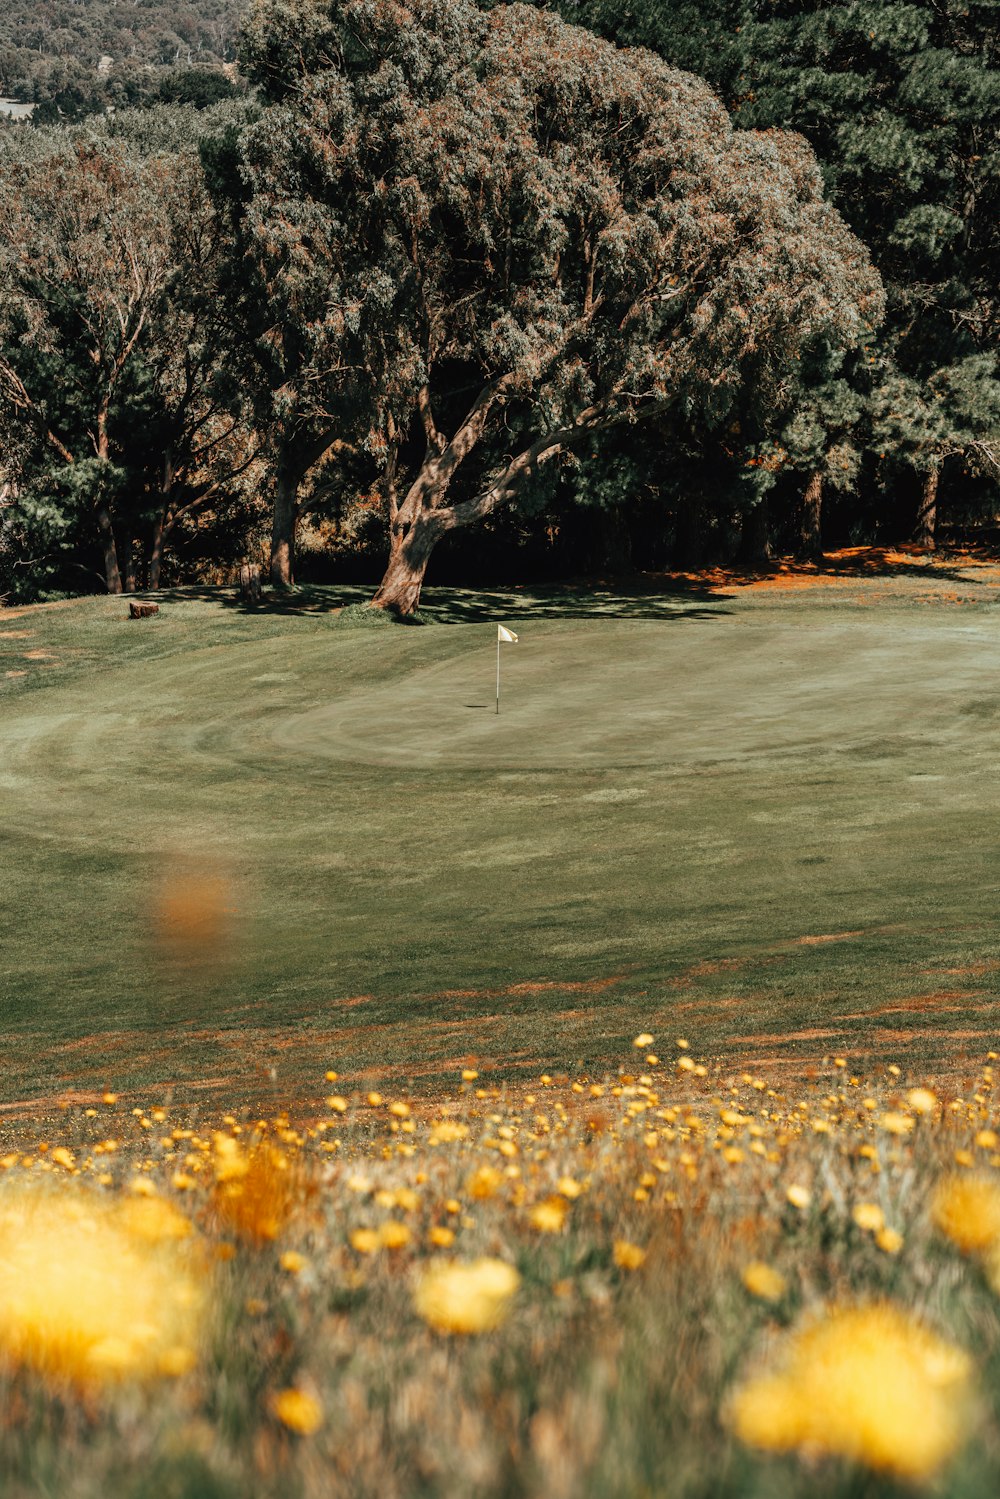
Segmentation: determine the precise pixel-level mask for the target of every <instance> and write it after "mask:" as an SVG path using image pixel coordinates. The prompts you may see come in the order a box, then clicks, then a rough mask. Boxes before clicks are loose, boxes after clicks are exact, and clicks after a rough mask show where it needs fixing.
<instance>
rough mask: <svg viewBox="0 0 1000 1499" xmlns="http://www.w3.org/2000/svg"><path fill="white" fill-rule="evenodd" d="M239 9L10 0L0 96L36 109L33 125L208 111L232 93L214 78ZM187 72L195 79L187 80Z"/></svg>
mask: <svg viewBox="0 0 1000 1499" xmlns="http://www.w3.org/2000/svg"><path fill="white" fill-rule="evenodd" d="M241 8H242V6H241V3H240V0H195V3H180V0H11V4H9V5H7V6H6V7H5V8H4V12H3V16H2V18H0V94H3V95H6V96H9V97H12V98H16V99H20V100H23V101H25V102H27V103H33V104H35V106H36V108H35V119H36V122H37V123H39V124H52V123H54V122H56V121H59V120H64V121H74V120H78V119H82V118H83V117H84V116H85V115H88V114H94V113H100V112H103V111H104V110H106V109H108V108H109V107H110V108H116V109H121V108H127V107H136V106H145V105H148V104H151V103H156V102H169V101H170V99H171V98H177V97H181V98H182V99H183V100H184V102H192V103H198V102H203V103H208V102H213V100H214V99H217V98H218V97H219V96H220V94H223V93H229V92H231V91H232V84H231V82H230V81H229V80H228V79H227V77H226V75H225V73H224V72H222V71H221V70H222V68H223V67H224V66H225V65H231V64H234V63H235V59H236V49H237V39H238V30H239V13H240V10H241ZM192 72H193V73H196V74H197V75H198V77H197V78H196V79H192V78H190V77H187V76H185V75H187V74H190V73H192ZM185 93H186V95H187V97H186V98H185ZM192 95H193V96H194V97H192Z"/></svg>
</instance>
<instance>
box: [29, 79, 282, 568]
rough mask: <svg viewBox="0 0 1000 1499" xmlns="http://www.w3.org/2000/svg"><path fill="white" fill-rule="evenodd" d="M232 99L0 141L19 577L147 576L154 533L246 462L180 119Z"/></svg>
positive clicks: (194, 166)
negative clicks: (26, 565)
mask: <svg viewBox="0 0 1000 1499" xmlns="http://www.w3.org/2000/svg"><path fill="white" fill-rule="evenodd" d="M232 108H233V106H228V105H227V106H222V107H221V109H220V110H218V111H216V112H210V113H209V114H206V115H198V113H197V111H195V110H193V109H189V110H187V111H180V112H179V113H175V112H172V111H170V110H167V109H164V108H162V107H161V108H160V109H158V110H156V111H153V112H151V113H149V114H145V113H144V114H142V115H139V116H129V115H128V114H122V115H118V116H116V117H115V118H114V121H113V122H112V123H111V124H110V125H108V126H103V125H94V126H89V127H87V128H85V129H82V130H80V131H78V132H76V133H74V134H70V133H67V132H65V131H62V130H57V131H53V132H27V131H16V132H13V133H9V134H8V135H6V136H5V137H3V138H2V141H0V149H2V153H3V169H2V172H0V230H2V233H0V426H2V429H3V432H4V436H5V443H4V447H5V453H4V460H3V475H4V479H5V482H6V484H7V487H8V504H7V505H6V506H5V509H4V511H3V512H2V513H0V525H2V526H3V528H4V529H5V531H6V532H7V536H8V542H10V538H11V537H16V538H17V541H16V549H18V550H20V551H21V552H22V553H26V554H27V556H30V557H32V558H33V559H34V562H33V566H32V569H31V572H32V579H31V580H30V582H29V580H28V579H27V578H26V579H25V580H24V585H25V586H34V587H36V588H37V587H40V586H48V587H51V586H52V583H53V581H54V580H55V579H56V578H65V577H66V573H67V569H69V571H70V573H71V574H72V573H73V572H81V571H82V574H83V576H84V577H86V576H93V574H94V572H95V570H96V568H97V567H98V565H100V566H101V568H102V570H103V572H104V574H105V578H106V583H107V586H108V587H109V588H112V589H116V588H118V587H120V586H122V583H124V586H126V587H128V586H131V585H132V584H133V583H134V581H135V580H136V578H137V577H138V576H139V575H140V574H141V575H144V576H145V578H146V580H147V581H148V582H149V583H150V585H151V586H154V587H155V586H157V583H158V581H159V574H160V568H161V565H162V559H163V553H164V546H165V544H166V542H167V540H168V538H169V537H170V536H171V534H172V533H174V532H175V529H176V536H177V537H179V536H180V535H181V534H182V532H183V529H184V525H186V524H188V523H189V522H190V519H191V518H192V517H193V516H194V515H195V514H198V515H199V516H200V517H201V518H202V519H206V518H210V517H211V513H212V506H213V504H215V505H217V504H218V502H219V501H220V500H222V499H224V498H225V497H227V496H234V495H235V494H236V493H237V492H238V491H239V487H240V486H239V483H238V480H239V478H240V476H241V475H242V474H244V473H248V472H249V470H250V469H251V467H252V462H253V449H252V447H251V446H250V445H249V434H248V432H247V430H246V428H245V427H244V426H243V425H242V423H241V421H240V417H239V412H240V400H239V393H238V390H237V389H236V387H235V386H234V385H233V384H232V381H231V380H229V378H228V374H227V372H226V371H225V369H224V367H223V364H222V350H223V347H224V342H223V338H222V336H221V331H222V330H221V323H220V309H219V308H218V305H217V301H216V299H215V298H214V296H213V294H212V287H213V278H214V275H215V267H216V264H217V261H218V257H219V253H220V246H221V238H220V235H219V233H218V227H217V225H216V224H215V222H214V220H213V216H212V213H211V210H210V206H209V204H208V202H207V200H206V198H205V195H204V191H203V188H202V184H201V167H200V161H199V157H198V154H197V140H198V134H197V132H196V131H195V129H194V128H192V121H193V119H195V118H197V119H198V120H199V121H202V122H205V123H207V124H208V126H209V128H211V125H212V120H213V118H214V119H215V120H216V122H217V123H216V128H224V125H225V123H226V122H227V121H228V119H229V114H228V113H227V112H228V111H230V110H231V109H232ZM204 128H205V125H204V124H203V125H202V129H204ZM185 135H186V137H187V138H186V139H185ZM116 532H117V535H116ZM175 539H176V538H175ZM99 553H100V555H101V557H102V561H101V562H100V564H99V562H98V556H99Z"/></svg>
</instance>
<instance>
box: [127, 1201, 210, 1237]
mask: <svg viewBox="0 0 1000 1499" xmlns="http://www.w3.org/2000/svg"><path fill="white" fill-rule="evenodd" d="M116 1217H117V1219H118V1222H119V1223H122V1224H123V1225H124V1226H125V1228H127V1229H128V1231H129V1233H130V1234H134V1235H135V1237H136V1238H139V1239H146V1240H148V1241H149V1243H151V1244H158V1243H162V1242H163V1241H164V1240H169V1239H187V1238H190V1236H191V1235H192V1233H193V1232H194V1230H193V1229H192V1227H191V1223H190V1220H189V1219H187V1218H185V1216H184V1214H183V1213H181V1212H179V1211H178V1210H177V1208H175V1207H174V1206H173V1204H172V1203H169V1202H165V1201H164V1199H163V1198H162V1197H133V1198H128V1199H126V1200H125V1201H124V1202H123V1203H122V1204H121V1206H120V1207H119V1208H118V1211H117V1213H116Z"/></svg>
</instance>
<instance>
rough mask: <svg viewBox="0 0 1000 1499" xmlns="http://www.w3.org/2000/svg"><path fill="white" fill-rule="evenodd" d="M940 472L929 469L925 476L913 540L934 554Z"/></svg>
mask: <svg viewBox="0 0 1000 1499" xmlns="http://www.w3.org/2000/svg"><path fill="white" fill-rule="evenodd" d="M939 472H940V471H939V470H938V469H936V468H931V469H928V470H927V472H926V474H924V479H923V484H922V486H921V490H920V503H919V505H918V506H917V528H916V531H915V532H914V536H913V539H914V541H915V542H916V544H917V546H918V547H923V549H924V551H926V552H933V551H934V549H935V547H936V546H937V538H936V534H935V533H936V531H937V495H938V477H939Z"/></svg>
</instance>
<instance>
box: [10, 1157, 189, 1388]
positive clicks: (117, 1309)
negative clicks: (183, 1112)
mask: <svg viewBox="0 0 1000 1499" xmlns="http://www.w3.org/2000/svg"><path fill="white" fill-rule="evenodd" d="M139 1205H140V1204H130V1206H139ZM141 1206H145V1204H141ZM0 1265H2V1267H3V1283H4V1292H3V1297H2V1298H0V1351H2V1353H3V1354H4V1355H5V1357H6V1358H7V1359H8V1360H9V1361H10V1362H12V1363H14V1364H22V1365H26V1366H28V1367H30V1368H33V1369H35V1370H37V1371H39V1372H40V1373H42V1374H45V1375H48V1376H50V1377H53V1378H56V1379H59V1378H63V1379H68V1380H70V1381H71V1382H73V1383H76V1384H79V1385H87V1384H90V1383H92V1382H98V1383H99V1382H102V1381H107V1380H115V1379H119V1378H122V1377H124V1376H126V1375H132V1376H137V1377H150V1376H155V1375H158V1374H161V1373H169V1372H174V1371H176V1370H177V1369H178V1367H179V1365H180V1364H182V1363H183V1364H184V1367H185V1368H186V1367H190V1364H191V1363H192V1362H193V1357H194V1353H193V1347H194V1342H195V1338H196V1334H197V1327H198V1319H199V1313H200V1306H201V1293H200V1292H199V1289H198V1286H197V1283H196V1281H195V1280H194V1278H193V1276H192V1274H191V1272H190V1270H189V1268H188V1262H187V1260H186V1258H183V1257H182V1256H181V1254H180V1252H179V1251H178V1250H177V1248H176V1246H174V1245H167V1244H164V1245H159V1244H151V1243H149V1242H148V1240H145V1239H144V1238H143V1237H142V1236H140V1235H134V1234H133V1233H131V1232H130V1231H129V1228H128V1226H127V1224H126V1223H125V1222H123V1221H122V1220H121V1219H120V1218H119V1216H118V1215H117V1214H116V1212H115V1209H114V1207H113V1205H112V1204H110V1203H108V1202H107V1200H106V1199H98V1198H95V1197H93V1196H91V1195H89V1194H84V1193H76V1192H75V1191H73V1190H72V1189H71V1188H70V1186H69V1184H64V1185H63V1186H62V1188H61V1189H60V1193H59V1196H58V1197H50V1196H48V1195H45V1194H42V1193H41V1192H38V1191H32V1190H27V1191H25V1190H23V1189H20V1190H19V1189H18V1188H16V1187H11V1188H10V1189H8V1190H7V1191H6V1192H5V1193H4V1197H3V1203H2V1207H0ZM178 1350H181V1352H178ZM185 1351H186V1352H185ZM182 1354H183V1356H182Z"/></svg>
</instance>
